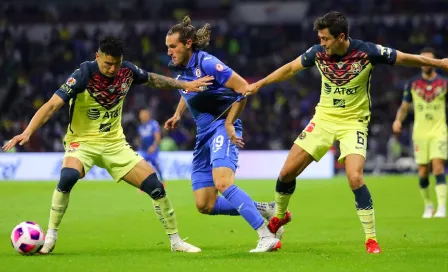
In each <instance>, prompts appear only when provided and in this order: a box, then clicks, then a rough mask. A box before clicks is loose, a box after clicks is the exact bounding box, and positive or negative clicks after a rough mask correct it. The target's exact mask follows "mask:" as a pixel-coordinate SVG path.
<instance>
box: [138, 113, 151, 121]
mask: <svg viewBox="0 0 448 272" xmlns="http://www.w3.org/2000/svg"><path fill="white" fill-rule="evenodd" d="M138 117H139V119H140V122H142V123H146V122H148V121H149V120H150V119H151V113H150V112H149V111H148V110H141V111H140V113H139V116H138Z"/></svg>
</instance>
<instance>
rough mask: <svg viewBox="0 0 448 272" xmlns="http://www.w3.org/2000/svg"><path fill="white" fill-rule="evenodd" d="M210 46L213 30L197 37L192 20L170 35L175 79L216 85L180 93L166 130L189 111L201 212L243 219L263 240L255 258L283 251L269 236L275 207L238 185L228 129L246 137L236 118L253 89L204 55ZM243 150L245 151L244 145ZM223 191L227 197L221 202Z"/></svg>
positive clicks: (206, 28)
mask: <svg viewBox="0 0 448 272" xmlns="http://www.w3.org/2000/svg"><path fill="white" fill-rule="evenodd" d="M209 40H210V25H209V24H206V25H205V26H204V27H203V28H201V29H199V30H198V31H197V32H196V31H195V28H194V27H193V26H192V25H191V20H190V18H189V17H188V16H187V17H185V18H184V20H183V21H182V23H180V24H177V25H175V26H173V27H172V28H171V29H170V30H169V31H168V34H167V36H166V46H167V47H168V55H169V56H170V57H171V58H172V61H171V62H170V64H169V67H170V69H171V70H172V72H173V74H174V77H175V78H176V79H180V80H187V81H191V80H195V79H198V78H201V77H204V76H206V75H210V76H213V77H214V81H213V84H212V85H210V86H208V89H207V90H205V91H203V92H200V93H194V92H190V91H189V90H179V91H180V94H181V96H182V97H181V99H180V102H179V105H178V107H177V109H176V112H175V114H174V116H173V117H171V118H170V119H169V120H168V121H167V122H166V123H165V128H166V129H174V128H175V127H176V126H177V123H178V122H179V120H180V118H181V116H182V114H183V113H184V111H185V110H186V108H187V107H188V108H189V110H190V111H191V113H192V115H193V118H194V120H195V122H196V125H197V136H196V146H195V148H194V152H193V169H192V175H191V181H192V187H193V191H194V197H195V201H196V207H197V209H198V210H199V212H201V213H203V214H210V215H217V214H224V215H241V216H242V217H243V218H244V219H245V220H246V221H247V222H248V223H249V224H250V225H251V227H252V228H253V229H254V230H256V231H257V232H258V235H259V238H260V239H259V241H258V245H257V247H256V248H255V249H252V250H251V251H250V252H269V251H274V250H276V249H278V248H280V247H281V243H280V240H279V239H278V238H277V237H276V236H275V235H274V234H272V233H271V232H270V231H269V230H268V228H267V225H266V223H265V220H264V218H263V216H264V217H265V218H270V217H272V215H273V207H274V206H273V205H272V206H271V205H270V203H258V202H254V201H253V200H252V199H251V198H250V196H249V195H248V194H247V193H245V192H244V191H243V190H242V189H240V188H239V187H238V186H237V185H235V184H234V177H235V171H236V168H237V166H238V146H237V144H234V143H232V141H231V139H230V138H229V136H227V133H226V127H227V129H229V130H230V131H233V133H232V135H231V137H233V138H235V139H241V137H242V132H243V128H242V122H241V120H239V119H237V117H238V115H239V113H240V112H241V111H242V110H243V108H244V105H245V102H246V100H245V99H242V98H243V93H244V92H245V91H246V88H247V87H248V84H247V82H246V81H245V80H244V79H243V78H242V77H241V76H239V75H238V74H237V73H236V72H234V71H232V69H230V68H229V67H227V66H226V65H225V64H224V63H222V62H221V61H220V60H219V59H217V58H216V57H214V56H212V55H210V54H208V53H207V52H205V51H202V49H203V48H204V47H206V46H207V45H208V42H209ZM238 100H239V101H238ZM235 101H238V102H236V103H234V102H235ZM232 104H233V105H232ZM230 105H232V107H231V108H230V110H229V112H228V111H227V110H228V109H229V107H230ZM238 145H240V146H241V141H239V142H238ZM218 191H219V192H220V193H221V194H222V196H218ZM262 214H263V215H262ZM280 231H282V230H280ZM280 234H281V233H280V232H279V233H277V235H280Z"/></svg>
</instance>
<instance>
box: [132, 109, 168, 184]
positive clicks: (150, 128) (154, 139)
mask: <svg viewBox="0 0 448 272" xmlns="http://www.w3.org/2000/svg"><path fill="white" fill-rule="evenodd" d="M138 117H139V119H140V126H139V127H138V135H139V136H140V146H139V149H138V153H139V154H140V155H141V156H142V157H143V158H144V159H145V160H146V161H147V162H148V163H149V164H151V165H152V167H153V168H154V170H155V171H156V173H157V175H158V176H159V180H160V181H162V182H163V177H162V171H161V168H160V165H159V144H160V140H161V139H162V137H161V135H160V126H159V122H157V121H156V120H154V119H152V118H151V117H152V116H151V112H150V111H149V110H148V109H141V110H140V112H139V114H138Z"/></svg>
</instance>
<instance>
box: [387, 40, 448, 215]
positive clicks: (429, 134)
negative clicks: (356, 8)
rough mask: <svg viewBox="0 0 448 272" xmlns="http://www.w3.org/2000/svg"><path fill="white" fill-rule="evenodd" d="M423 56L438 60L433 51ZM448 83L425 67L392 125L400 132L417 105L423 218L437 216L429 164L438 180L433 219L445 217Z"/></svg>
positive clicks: (416, 137)
mask: <svg viewBox="0 0 448 272" xmlns="http://www.w3.org/2000/svg"><path fill="white" fill-rule="evenodd" d="M421 55H422V56H425V57H428V58H435V54H434V50H433V49H431V48H425V49H423V50H422V52H421ZM447 83H448V80H447V79H446V78H444V77H442V76H440V75H438V74H437V72H436V70H435V69H434V68H433V67H429V66H424V67H422V73H421V75H419V76H417V77H415V78H413V79H411V80H410V81H409V82H408V83H407V84H406V86H405V90H404V95H403V102H402V103H401V106H400V108H399V109H398V112H397V117H396V119H395V122H394V124H393V127H392V128H393V131H394V133H397V134H399V133H400V132H401V126H402V122H403V120H404V119H405V118H406V115H407V113H408V109H409V106H410V104H411V103H413V104H414V116H415V119H414V131H413V137H412V138H413V142H414V152H415V153H414V154H415V161H416V163H417V164H418V176H419V178H420V188H421V193H422V196H423V202H424V204H425V209H424V212H423V218H431V217H433V214H434V208H433V204H432V202H431V198H430V196H429V163H430V162H432V172H433V174H434V176H435V177H436V182H437V183H436V194H437V204H438V205H437V206H438V207H437V212H436V213H435V214H434V217H445V216H446V180H445V161H446V158H447V126H446V114H445V110H446V91H447Z"/></svg>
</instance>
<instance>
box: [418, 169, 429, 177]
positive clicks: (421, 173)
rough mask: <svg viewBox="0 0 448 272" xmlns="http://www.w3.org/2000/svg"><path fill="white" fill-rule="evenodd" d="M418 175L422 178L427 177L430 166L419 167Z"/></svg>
mask: <svg viewBox="0 0 448 272" xmlns="http://www.w3.org/2000/svg"><path fill="white" fill-rule="evenodd" d="M418 176H419V177H420V178H427V177H428V176H429V167H428V166H419V167H418Z"/></svg>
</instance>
